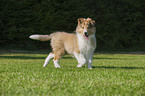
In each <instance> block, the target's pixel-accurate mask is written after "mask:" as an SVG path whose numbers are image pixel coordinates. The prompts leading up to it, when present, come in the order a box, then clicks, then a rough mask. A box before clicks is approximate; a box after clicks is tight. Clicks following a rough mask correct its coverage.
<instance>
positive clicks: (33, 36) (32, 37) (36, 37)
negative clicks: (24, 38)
mask: <svg viewBox="0 0 145 96" xmlns="http://www.w3.org/2000/svg"><path fill="white" fill-rule="evenodd" d="M39 37H40V36H39V35H31V36H30V37H29V38H31V39H34V40H38V39H39Z"/></svg>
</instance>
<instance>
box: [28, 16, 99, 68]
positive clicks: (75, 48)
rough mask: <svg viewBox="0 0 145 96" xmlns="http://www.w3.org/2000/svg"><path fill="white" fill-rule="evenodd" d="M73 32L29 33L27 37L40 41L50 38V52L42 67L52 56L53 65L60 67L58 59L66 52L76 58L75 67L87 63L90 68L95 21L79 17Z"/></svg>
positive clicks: (94, 39)
mask: <svg viewBox="0 0 145 96" xmlns="http://www.w3.org/2000/svg"><path fill="white" fill-rule="evenodd" d="M75 32H76V33H66V32H54V33H52V34H50V35H31V36H30V37H29V38H31V39H34V40H40V41H48V40H51V47H52V52H51V53H49V55H48V56H47V58H46V59H45V63H44V65H43V67H46V65H47V64H48V63H49V61H50V59H52V58H53V62H54V66H55V67H56V68H60V65H59V60H60V59H61V58H62V56H63V55H65V52H67V53H69V54H72V55H74V57H75V58H76V59H77V61H78V65H77V67H82V66H83V65H84V64H86V63H87V67H88V68H89V69H92V67H91V64H92V57H93V53H94V50H95V48H96V38H95V32H96V28H95V21H94V20H92V19H91V18H87V19H85V18H79V19H78V25H77V27H76V31H75Z"/></svg>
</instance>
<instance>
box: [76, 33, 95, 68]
mask: <svg viewBox="0 0 145 96" xmlns="http://www.w3.org/2000/svg"><path fill="white" fill-rule="evenodd" d="M77 37H78V45H79V49H80V53H75V52H74V56H75V57H76V59H77V60H78V65H77V67H82V66H83V65H84V64H85V63H87V67H88V68H89V69H92V67H91V64H92V58H93V53H94V50H95V48H96V45H95V46H92V45H91V39H92V38H94V40H96V39H95V34H94V35H90V36H89V38H88V40H87V39H85V38H84V37H83V35H81V34H79V33H77ZM95 44H96V41H95Z"/></svg>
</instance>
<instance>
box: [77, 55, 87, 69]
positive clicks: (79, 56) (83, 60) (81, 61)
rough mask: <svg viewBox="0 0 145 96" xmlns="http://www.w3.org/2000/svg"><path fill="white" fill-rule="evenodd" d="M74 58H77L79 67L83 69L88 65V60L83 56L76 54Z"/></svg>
mask: <svg viewBox="0 0 145 96" xmlns="http://www.w3.org/2000/svg"><path fill="white" fill-rule="evenodd" d="M74 56H75V57H76V59H77V61H78V65H77V67H82V66H83V65H84V64H85V63H86V59H85V57H84V55H83V54H81V53H74Z"/></svg>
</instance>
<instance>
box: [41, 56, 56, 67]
mask: <svg viewBox="0 0 145 96" xmlns="http://www.w3.org/2000/svg"><path fill="white" fill-rule="evenodd" d="M53 57H54V54H51V53H50V54H49V55H48V56H47V58H46V59H45V63H44V65H43V67H46V65H47V64H48V63H49V61H50V59H52V58H53Z"/></svg>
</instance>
